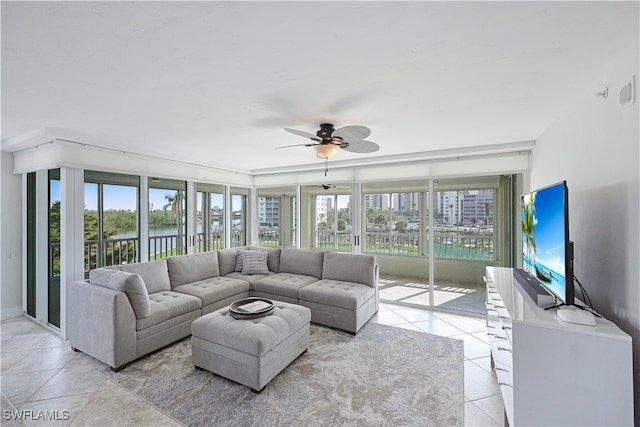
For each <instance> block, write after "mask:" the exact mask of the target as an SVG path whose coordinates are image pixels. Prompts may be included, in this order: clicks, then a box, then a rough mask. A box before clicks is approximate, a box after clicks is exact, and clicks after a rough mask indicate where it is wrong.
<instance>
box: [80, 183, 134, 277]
mask: <svg viewBox="0 0 640 427" xmlns="http://www.w3.org/2000/svg"><path fill="white" fill-rule="evenodd" d="M139 184H140V178H139V177H137V176H133V175H121V174H111V173H106V172H95V171H85V182H84V270H85V277H88V274H89V271H90V270H92V269H94V268H97V267H104V266H109V265H118V264H131V263H135V262H138V261H139V258H140V257H139V242H140V237H139V236H140V233H139V229H138V204H139V203H138V191H139Z"/></svg>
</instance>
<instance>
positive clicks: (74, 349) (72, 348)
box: [70, 346, 80, 353]
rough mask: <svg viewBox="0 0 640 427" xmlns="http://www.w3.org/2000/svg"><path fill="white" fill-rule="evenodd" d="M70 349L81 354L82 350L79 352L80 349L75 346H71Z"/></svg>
mask: <svg viewBox="0 0 640 427" xmlns="http://www.w3.org/2000/svg"><path fill="white" fill-rule="evenodd" d="M70 347H71V350H73V351H75V352H76V353H79V352H80V350H78V349H77V348H75V347H74V346H70Z"/></svg>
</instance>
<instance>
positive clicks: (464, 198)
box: [434, 189, 494, 261]
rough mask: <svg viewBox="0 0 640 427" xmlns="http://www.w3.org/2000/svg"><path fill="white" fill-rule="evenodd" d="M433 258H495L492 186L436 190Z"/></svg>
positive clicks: (485, 259) (487, 259) (486, 259)
mask: <svg viewBox="0 0 640 427" xmlns="http://www.w3.org/2000/svg"><path fill="white" fill-rule="evenodd" d="M435 202H436V204H435V208H434V209H435V212H434V251H435V257H436V258H452V259H462V260H481V261H490V260H493V259H494V211H493V206H494V190H493V189H479V190H451V191H437V192H435Z"/></svg>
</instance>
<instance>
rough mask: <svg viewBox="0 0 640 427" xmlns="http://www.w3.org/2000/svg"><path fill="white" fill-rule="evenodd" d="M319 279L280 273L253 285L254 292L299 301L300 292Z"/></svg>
mask: <svg viewBox="0 0 640 427" xmlns="http://www.w3.org/2000/svg"><path fill="white" fill-rule="evenodd" d="M317 280H318V279H316V278H315V277H312V276H304V275H301V274H293V273H278V274H273V275H271V276H267V277H265V278H263V279H260V280H258V281H256V282H254V283H253V291H254V292H258V293H267V294H272V295H282V296H285V297H288V298H291V299H295V300H297V299H298V291H299V290H300V289H301V288H302V287H304V286H307V285H308V284H309V283H313V282H316V281H317Z"/></svg>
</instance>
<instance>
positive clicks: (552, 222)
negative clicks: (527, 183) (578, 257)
mask: <svg viewBox="0 0 640 427" xmlns="http://www.w3.org/2000/svg"><path fill="white" fill-rule="evenodd" d="M564 209H565V207H564V185H563V184H558V185H555V186H552V187H547V188H544V189H542V190H538V191H535V192H532V193H529V194H527V195H525V196H523V198H522V267H523V268H524V269H525V270H526V271H528V272H529V273H530V274H531V275H532V276H535V277H536V278H537V279H538V280H539V281H540V283H542V284H543V285H544V286H545V287H546V288H547V289H549V290H550V291H551V292H553V293H554V294H555V295H556V296H558V297H559V298H561V299H562V300H563V301H564V298H565V286H566V278H565V229H564V227H565V223H564Z"/></svg>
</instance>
